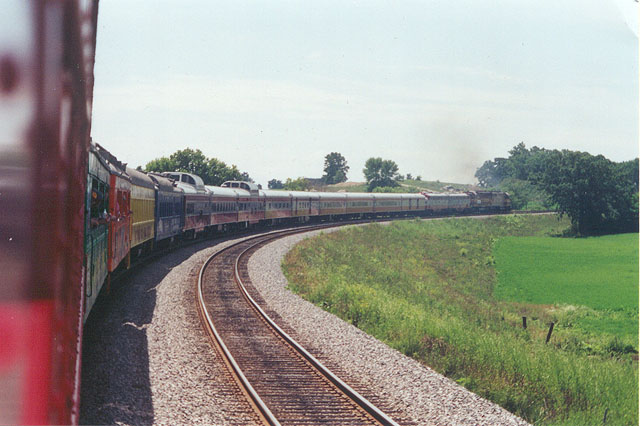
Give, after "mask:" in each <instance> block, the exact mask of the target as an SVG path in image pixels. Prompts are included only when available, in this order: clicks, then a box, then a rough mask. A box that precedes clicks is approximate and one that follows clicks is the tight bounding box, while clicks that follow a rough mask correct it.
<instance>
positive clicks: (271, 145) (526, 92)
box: [92, 0, 638, 187]
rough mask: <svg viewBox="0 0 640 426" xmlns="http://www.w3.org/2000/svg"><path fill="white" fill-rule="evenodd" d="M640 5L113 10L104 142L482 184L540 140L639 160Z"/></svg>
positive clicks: (101, 33) (149, 150)
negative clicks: (493, 168) (500, 161)
mask: <svg viewBox="0 0 640 426" xmlns="http://www.w3.org/2000/svg"><path fill="white" fill-rule="evenodd" d="M637 28H638V3H636V2H635V1H634V0H581V1H557V0H554V1H546V0H545V1H542V0H536V1H529V0H512V1H511V0H510V1H507V0H503V1H501V0H493V1H486V0H485V1H482V0H458V1H451V0H438V1H435V0H434V1H415V2H408V1H388V2H383V1H368V2H349V1H346V0H337V1H322V2H314V3H312V2H305V1H300V2H294V1H281V2H280V1H228V2H216V1H210V0H209V1H207V0H201V1H199V0H189V1H187V0H182V1H179V0H173V1H170V0H154V1H148V0H109V1H101V2H100V8H99V15H98V45H97V54H96V65H95V91H94V110H93V129H92V135H93V138H94V140H95V141H97V142H98V143H100V144H102V145H103V146H105V147H107V149H109V150H111V151H112V153H113V154H115V155H116V156H117V157H118V158H120V159H121V160H122V161H125V162H128V163H129V164H130V165H132V166H137V165H142V166H144V165H145V164H146V163H147V162H148V161H150V160H152V159H154V158H157V157H160V156H167V155H169V154H171V153H173V152H175V151H176V150H178V149H183V148H186V147H190V148H194V149H195V148H199V149H201V150H202V152H203V153H204V154H205V155H207V156H208V157H215V158H218V159H220V160H222V161H224V162H226V163H227V164H229V165H230V164H236V165H237V166H238V168H239V169H240V170H242V171H246V172H248V173H249V174H250V175H251V176H252V177H253V178H254V179H255V180H256V181H257V182H258V183H262V184H263V186H264V187H266V184H267V181H268V180H270V179H272V178H277V179H281V180H284V179H286V178H287V177H292V178H296V177H299V176H306V177H320V176H321V175H322V168H323V162H324V156H325V155H326V154H328V153H329V152H332V151H338V152H340V153H342V155H344V156H345V158H346V159H347V163H348V165H349V166H350V167H351V170H350V171H349V173H348V177H349V180H352V181H364V177H363V175H362V169H363V167H364V163H365V161H366V160H367V158H369V157H374V156H375V157H382V158H385V159H391V160H394V161H395V162H396V163H398V165H399V167H400V172H401V173H403V174H405V173H407V172H408V173H412V174H413V175H414V176H415V175H422V177H423V179H429V180H436V179H439V180H441V181H453V182H461V183H471V182H474V181H475V179H474V177H473V175H474V173H475V170H476V168H477V167H479V166H480V165H482V163H483V162H484V161H485V160H488V159H493V158H494V157H497V156H507V155H508V154H507V151H508V150H509V149H510V148H511V147H513V146H514V145H516V144H518V143H519V142H521V141H523V142H524V143H525V144H526V145H527V146H529V147H531V146H534V145H537V146H540V147H544V148H550V149H553V148H559V149H561V148H568V149H572V150H581V151H588V152H590V153H592V154H603V155H605V156H606V157H608V158H610V159H612V160H614V161H623V160H630V159H632V158H635V157H637V156H638V36H637V33H638V30H637Z"/></svg>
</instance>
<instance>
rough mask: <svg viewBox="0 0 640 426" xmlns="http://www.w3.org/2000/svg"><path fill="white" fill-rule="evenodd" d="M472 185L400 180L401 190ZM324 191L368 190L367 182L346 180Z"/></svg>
mask: <svg viewBox="0 0 640 426" xmlns="http://www.w3.org/2000/svg"><path fill="white" fill-rule="evenodd" d="M471 187H472V186H471V185H467V184H462V183H450V182H440V181H426V180H409V179H406V180H403V181H402V182H400V190H402V191H403V192H420V191H427V192H429V191H436V192H447V189H448V188H455V189H457V190H460V191H469V190H470V189H471ZM321 189H322V190H323V191H328V192H337V191H344V192H367V184H366V183H364V182H362V183H360V182H346V183H339V184H336V185H327V186H324V187H322V188H321Z"/></svg>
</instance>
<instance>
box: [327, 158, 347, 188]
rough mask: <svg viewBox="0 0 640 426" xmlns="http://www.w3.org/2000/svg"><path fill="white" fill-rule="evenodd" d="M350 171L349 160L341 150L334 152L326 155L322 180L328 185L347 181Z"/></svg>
mask: <svg viewBox="0 0 640 426" xmlns="http://www.w3.org/2000/svg"><path fill="white" fill-rule="evenodd" d="M348 171H349V166H347V160H346V159H345V158H344V157H343V156H342V154H340V153H339V152H332V153H330V154H327V155H326V156H325V157H324V175H322V180H323V181H324V183H326V184H327V185H331V184H334V183H340V182H346V181H347V172H348Z"/></svg>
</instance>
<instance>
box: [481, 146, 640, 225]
mask: <svg viewBox="0 0 640 426" xmlns="http://www.w3.org/2000/svg"><path fill="white" fill-rule="evenodd" d="M475 176H476V178H477V179H478V183H479V185H480V186H482V187H485V188H491V189H500V190H505V191H507V192H509V193H510V195H511V198H512V202H513V206H514V208H522V207H523V206H526V205H527V203H529V202H530V200H531V199H533V198H535V199H537V200H538V202H539V203H540V204H541V206H542V207H552V208H554V209H556V210H557V211H558V212H559V213H560V214H561V215H565V214H566V215H567V216H568V217H569V218H570V219H571V224H572V226H573V229H574V231H575V232H576V233H577V234H579V235H594V234H603V233H611V232H634V231H637V230H638V159H637V158H636V159H634V160H631V161H624V162H620V163H616V162H613V161H611V160H609V159H607V158H605V157H604V156H602V155H591V154H589V153H587V152H580V151H570V150H566V149H565V150H547V149H544V148H538V147H536V146H534V147H533V148H530V149H528V148H527V147H526V146H525V144H524V143H520V144H518V145H516V146H515V147H513V149H511V150H510V151H509V157H507V158H494V159H493V160H488V161H485V162H484V164H483V165H482V166H481V167H480V168H478V170H477V171H476V174H475Z"/></svg>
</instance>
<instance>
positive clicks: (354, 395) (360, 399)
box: [234, 230, 398, 426]
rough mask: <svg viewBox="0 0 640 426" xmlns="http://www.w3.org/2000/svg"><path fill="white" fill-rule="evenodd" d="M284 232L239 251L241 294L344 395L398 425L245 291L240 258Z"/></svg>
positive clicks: (379, 418) (384, 421) (237, 277)
mask: <svg viewBox="0 0 640 426" xmlns="http://www.w3.org/2000/svg"><path fill="white" fill-rule="evenodd" d="M309 231H312V230H308V231H298V232H294V233H301V232H309ZM284 234H285V235H276V236H271V237H267V238H265V239H264V240H262V241H260V242H258V243H257V244H254V245H252V246H250V247H247V248H246V249H245V250H243V251H242V253H240V254H239V255H238V256H237V257H236V261H235V265H234V266H235V280H236V283H237V284H238V286H239V287H240V290H241V291H242V294H243V295H244V297H245V298H246V299H247V301H248V302H249V304H250V305H251V306H252V308H253V309H254V310H256V311H257V312H258V313H259V314H260V316H261V317H262V318H263V319H264V320H265V321H266V322H267V323H268V324H269V326H270V327H271V328H272V329H273V330H275V331H276V332H277V333H278V335H279V336H280V337H282V338H283V339H284V340H285V341H286V342H287V343H288V344H289V345H290V346H291V347H292V348H293V349H295V350H296V352H298V353H299V354H300V355H302V356H303V357H304V358H305V359H306V360H307V361H308V362H309V363H310V364H311V365H312V366H313V367H314V368H315V369H316V370H318V371H319V372H320V373H322V375H323V376H325V377H326V378H327V379H328V380H329V381H330V382H331V383H333V384H334V385H335V386H336V387H337V388H338V389H340V390H341V391H342V392H343V393H344V394H345V395H347V396H348V397H349V398H350V399H351V400H353V401H354V402H355V403H356V404H357V405H358V406H359V407H360V408H362V409H363V410H364V411H366V412H367V413H368V414H369V415H371V416H372V417H373V418H375V419H376V420H377V421H379V422H380V423H381V424H383V425H389V426H398V423H396V422H395V421H394V420H393V419H392V418H391V417H389V416H387V415H386V414H385V413H383V412H382V411H381V410H380V409H379V408H378V407H376V406H375V405H373V404H372V403H371V402H370V401H369V400H367V399H366V398H365V397H364V396H362V395H360V394H359V393H358V392H357V391H356V390H355V389H353V388H351V387H350V386H349V385H347V384H346V383H345V382H343V381H342V380H341V379H340V378H339V377H338V376H336V375H335V374H333V373H332V372H331V371H330V370H329V369H328V368H327V367H325V366H324V365H323V364H322V363H321V362H320V361H319V360H318V359H316V358H315V357H314V356H313V355H311V354H310V353H309V352H308V351H307V350H306V349H305V348H303V347H302V345H300V344H299V343H298V342H296V341H295V340H294V339H293V338H292V337H291V336H289V335H288V334H287V333H286V332H285V331H284V330H283V329H282V328H280V327H279V326H278V324H276V323H275V321H273V320H272V319H271V317H269V315H267V313H266V312H265V311H264V310H263V309H262V308H261V307H260V305H259V304H258V303H257V302H256V301H255V300H254V299H253V298H252V297H251V295H250V294H249V292H248V291H247V289H246V287H245V286H244V284H243V283H242V279H241V278H240V272H239V267H238V265H239V263H240V259H241V258H242V257H243V256H244V255H245V254H246V253H247V252H248V251H249V250H252V249H253V248H254V247H255V246H256V245H261V244H264V243H266V242H269V241H272V240H275V239H278V238H282V237H283V236H287V234H286V233H284Z"/></svg>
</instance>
